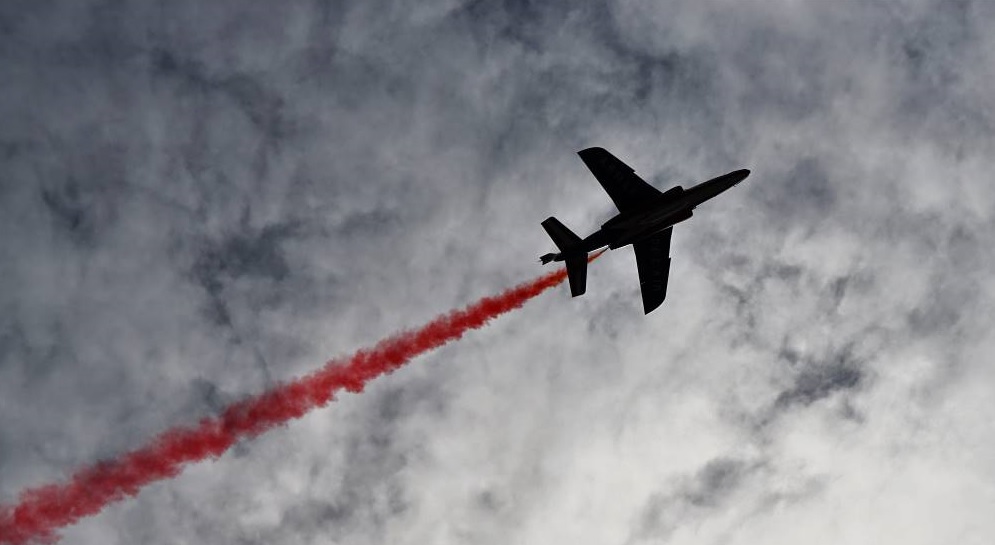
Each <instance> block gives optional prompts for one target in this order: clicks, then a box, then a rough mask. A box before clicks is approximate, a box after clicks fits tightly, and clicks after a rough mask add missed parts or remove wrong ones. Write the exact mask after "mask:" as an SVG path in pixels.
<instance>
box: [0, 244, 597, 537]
mask: <svg viewBox="0 0 995 545" xmlns="http://www.w3.org/2000/svg"><path fill="white" fill-rule="evenodd" d="M598 255H600V254H593V255H592V256H591V258H590V259H591V260H593V259H594V258H596V257H597V256H598ZM566 276H567V274H566V271H565V270H562V269H560V270H557V271H554V272H551V273H549V274H546V275H544V276H541V277H539V278H537V279H535V280H533V281H531V282H526V283H524V284H520V285H518V286H516V287H514V288H511V289H509V290H507V291H505V292H503V293H501V294H499V295H496V296H493V297H485V298H483V299H481V300H480V301H478V302H476V303H473V304H472V305H469V306H467V307H465V308H463V309H460V310H454V311H452V312H450V313H448V314H444V315H442V316H440V317H438V318H436V319H434V320H432V321H431V322H429V323H428V324H426V325H424V326H422V327H421V328H419V329H415V330H412V331H406V332H402V333H399V334H397V335H394V336H392V337H389V338H387V339H385V340H383V341H381V342H380V343H378V344H377V345H375V346H373V347H372V348H369V349H364V350H360V351H358V352H356V353H355V354H353V355H352V356H349V357H347V358H339V359H334V360H331V361H329V362H328V363H326V364H325V365H324V366H323V367H322V368H321V369H319V370H317V371H315V372H314V373H311V374H310V375H306V376H304V377H302V378H299V379H297V380H294V381H292V382H288V383H284V384H281V385H278V386H276V387H275V388H273V389H271V390H269V391H267V392H264V393H262V394H260V395H257V396H255V397H251V398H249V399H246V400H243V401H240V402H238V403H235V404H233V405H231V406H229V407H228V408H227V409H225V410H224V411H223V412H222V413H221V414H220V415H218V416H214V417H209V418H205V419H203V420H201V421H200V422H199V423H198V424H197V425H195V426H192V427H178V428H173V429H170V430H167V431H165V432H164V433H162V434H160V435H159V436H157V437H155V438H154V439H153V440H152V441H151V442H149V444H148V445H146V446H144V447H142V448H139V449H137V450H134V451H131V452H128V453H126V454H123V455H121V456H119V457H118V458H116V459H112V460H107V461H103V462H99V463H97V464H95V465H93V466H90V467H86V468H83V469H81V470H79V471H77V472H76V473H75V474H73V475H72V476H71V477H70V478H69V480H68V481H67V482H64V483H58V484H51V485H47V486H42V487H39V488H34V489H29V490H26V491H24V492H22V493H21V496H20V498H19V499H18V502H17V504H16V505H12V506H0V543H9V544H13V545H22V544H27V543H51V542H54V541H56V540H57V539H58V536H57V534H56V531H57V530H58V529H59V528H62V527H64V526H68V525H70V524H73V523H75V522H76V521H78V520H79V519H80V518H82V517H85V516H89V515H93V514H96V513H99V512H100V511H101V510H102V509H103V508H104V507H105V506H107V505H109V504H110V503H112V502H115V501H119V500H122V499H124V498H127V497H130V496H134V495H135V494H137V493H138V492H139V490H141V488H142V487H143V486H145V485H147V484H150V483H152V482H155V481H159V480H162V479H167V478H170V477H173V476H175V475H177V474H179V472H180V471H181V470H182V469H183V466H184V465H185V464H188V463H192V462H197V461H200V460H204V459H207V458H216V457H218V456H220V455H221V454H223V453H224V452H225V451H226V450H228V449H229V448H230V447H231V446H232V445H234V444H235V443H236V442H237V441H239V440H241V439H246V438H251V437H255V436H256V435H259V434H260V433H263V432H265V431H266V430H269V429H271V428H273V427H275V426H278V425H280V424H283V423H285V422H287V421H289V420H293V419H295V418H299V417H301V416H302V415H304V414H305V413H307V412H308V411H311V410H313V409H316V408H319V407H322V406H324V405H326V404H328V403H329V402H330V401H332V400H333V399H334V398H335V393H336V392H337V391H339V390H342V389H345V390H346V391H349V392H360V391H362V390H363V387H364V386H365V385H366V383H367V382H369V381H370V380H372V379H374V378H376V377H378V376H380V375H383V374H385V373H390V372H392V371H394V370H396V369H398V368H399V367H401V366H402V365H404V364H406V363H408V362H409V361H411V359H412V358H414V357H415V356H418V355H420V354H423V353H425V352H428V351H430V350H432V349H434V348H438V347H440V346H442V345H444V344H446V343H448V342H451V341H454V340H457V339H459V338H460V337H462V336H463V334H464V333H465V332H467V331H469V330H471V329H477V328H480V327H482V326H484V325H485V324H486V323H487V322H489V321H490V320H491V319H493V318H495V317H497V316H500V315H501V314H504V313H506V312H508V311H510V310H513V309H516V308H519V307H521V306H522V305H523V304H524V303H525V302H526V301H528V300H530V299H532V298H533V297H535V296H537V295H539V294H540V293H542V292H544V291H546V290H547V289H549V288H551V287H553V286H556V285H557V284H559V283H561V282H563V280H564V279H565V278H566Z"/></svg>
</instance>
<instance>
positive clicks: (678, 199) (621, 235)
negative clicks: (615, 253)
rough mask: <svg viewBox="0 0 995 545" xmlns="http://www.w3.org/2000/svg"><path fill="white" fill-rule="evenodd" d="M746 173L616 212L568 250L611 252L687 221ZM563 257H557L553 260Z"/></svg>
mask: <svg viewBox="0 0 995 545" xmlns="http://www.w3.org/2000/svg"><path fill="white" fill-rule="evenodd" d="M749 174H750V171H749V170H745V169H744V170H735V171H733V172H730V173H728V174H723V175H722V176H719V177H717V178H712V179H711V180H708V181H706V182H702V183H700V184H698V185H696V186H694V187H691V188H689V189H683V188H681V187H680V186H678V187H674V188H672V189H670V190H668V191H666V192H665V193H663V195H661V196H660V197H659V198H658V199H657V200H655V201H651V202H648V203H646V207H645V208H642V209H638V210H633V211H629V212H624V213H620V214H618V215H616V216H615V217H613V218H612V219H610V220H608V221H606V222H605V223H604V224H602V225H601V229H599V230H597V231H595V232H594V233H592V234H591V235H590V236H588V237H587V238H585V239H584V240H583V241H582V242H581V244H580V245H578V246H577V247H576V248H572V250H573V251H579V252H585V253H587V252H593V251H595V250H598V249H601V248H604V247H605V246H607V247H609V248H611V249H612V250H614V249H616V248H621V247H623V246H628V245H630V244H632V243H634V242H638V241H640V240H642V239H644V238H646V237H649V236H651V235H654V234H656V233H659V232H661V231H664V230H666V229H669V228H671V227H673V226H674V225H676V224H678V223H680V222H682V221H684V220H686V219H688V218H690V217H691V216H692V215H693V213H692V210H694V208H695V207H696V206H698V205H700V204H701V203H703V202H705V201H707V200H709V199H711V198H712V197H715V196H716V195H718V194H720V193H722V192H723V191H725V190H727V189H729V188H730V187H733V186H734V185H736V184H738V183H739V182H741V181H743V180H744V179H745V178H746V177H747V176H749ZM571 253H573V252H571ZM565 258H566V256H564V255H562V254H558V255H557V257H556V259H555V260H556V261H562V260H563V259H565Z"/></svg>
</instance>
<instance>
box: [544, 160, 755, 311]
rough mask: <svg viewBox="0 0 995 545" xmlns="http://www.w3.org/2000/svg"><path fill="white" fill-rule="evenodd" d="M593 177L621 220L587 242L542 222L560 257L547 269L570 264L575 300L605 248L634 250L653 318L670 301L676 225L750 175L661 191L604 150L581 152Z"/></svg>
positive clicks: (743, 172)
mask: <svg viewBox="0 0 995 545" xmlns="http://www.w3.org/2000/svg"><path fill="white" fill-rule="evenodd" d="M577 155H579V156H580V158H581V160H582V161H584V164H585V165H587V168H588V169H590V171H591V174H594V177H595V178H597V179H598V182H600V183H601V186H602V187H604V188H605V191H606V192H608V196H609V197H611V200H612V201H614V202H615V206H616V207H617V208H618V211H619V213H618V215H616V216H615V217H613V218H611V219H610V220H608V221H607V222H605V223H604V224H603V225H602V226H601V229H599V230H597V231H595V232H594V233H593V234H591V235H590V236H588V237H587V238H585V239H581V238H580V237H578V236H577V235H575V234H574V233H573V232H572V231H571V230H570V229H567V227H566V226H565V225H563V224H562V223H560V221H559V220H557V219H556V218H555V217H549V218H547V219H546V220H545V221H543V222H542V227H543V229H545V230H546V233H548V234H549V238H551V239H553V243H554V244H556V247H557V248H558V249H559V250H560V251H559V253H550V254H546V255H543V256H542V257H540V258H539V261H540V262H542V263H543V264H544V265H545V264H546V263H550V262H552V261H564V262H566V265H567V277H568V278H569V281H570V295H572V296H573V297H577V296H578V295H583V294H584V292H585V291H587V263H588V260H587V256H588V253H589V252H593V251H596V250H599V249H601V248H604V247H605V246H607V247H608V248H610V249H612V250H615V249H618V248H621V247H623V246H628V245H630V244H631V245H632V248H633V249H634V250H635V252H636V269H637V271H638V272H639V286H640V290H641V291H642V296H643V312H644V314H649V313H650V312H652V311H653V310H655V309H656V308H657V307H659V306H660V305H661V304H663V300H664V299H666V297H667V281H668V279H669V276H670V236H671V234H672V233H673V231H674V225H676V224H677V223H680V222H682V221H684V220H686V219H688V218H690V217H691V216H692V212H691V211H692V210H694V208H695V207H696V206H698V205H699V204H701V203H703V202H705V201H707V200H709V199H711V198H712V197H714V196H716V195H718V194H719V193H722V192H723V191H725V190H727V189H729V188H730V187H732V186H734V185H736V184H738V183H739V182H741V181H743V180H744V179H746V177H747V176H749V175H750V171H749V170H747V169H742V170H734V171H732V172H730V173H728V174H723V175H722V176H719V177H717V178H712V179H711V180H708V181H706V182H702V183H700V184H698V185H696V186H694V187H691V188H688V189H684V188H683V187H681V186H679V185H678V186H674V187H672V188H670V189H668V190H667V191H663V192H661V191H660V190H658V189H656V188H654V187H653V186H651V185H650V184H648V183H646V182H645V181H643V179H642V178H640V177H639V176H637V175H636V172H635V171H634V170H633V169H632V168H631V167H630V166H629V165H627V164H625V163H623V162H622V161H620V160H618V159H617V158H616V157H615V156H614V155H612V154H611V153H609V152H608V151H607V150H605V149H604V148H598V147H594V148H588V149H585V150H581V151H579V152H577Z"/></svg>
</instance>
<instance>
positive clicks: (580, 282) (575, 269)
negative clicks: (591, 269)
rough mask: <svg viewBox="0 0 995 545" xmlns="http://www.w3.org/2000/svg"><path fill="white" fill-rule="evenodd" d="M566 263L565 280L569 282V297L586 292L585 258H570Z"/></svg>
mask: <svg viewBox="0 0 995 545" xmlns="http://www.w3.org/2000/svg"><path fill="white" fill-rule="evenodd" d="M566 262H567V278H568V279H569V280H570V295H571V296H573V297H577V296H578V295H584V292H585V291H587V256H586V255H581V256H577V257H570V258H568V259H567V260H566Z"/></svg>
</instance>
